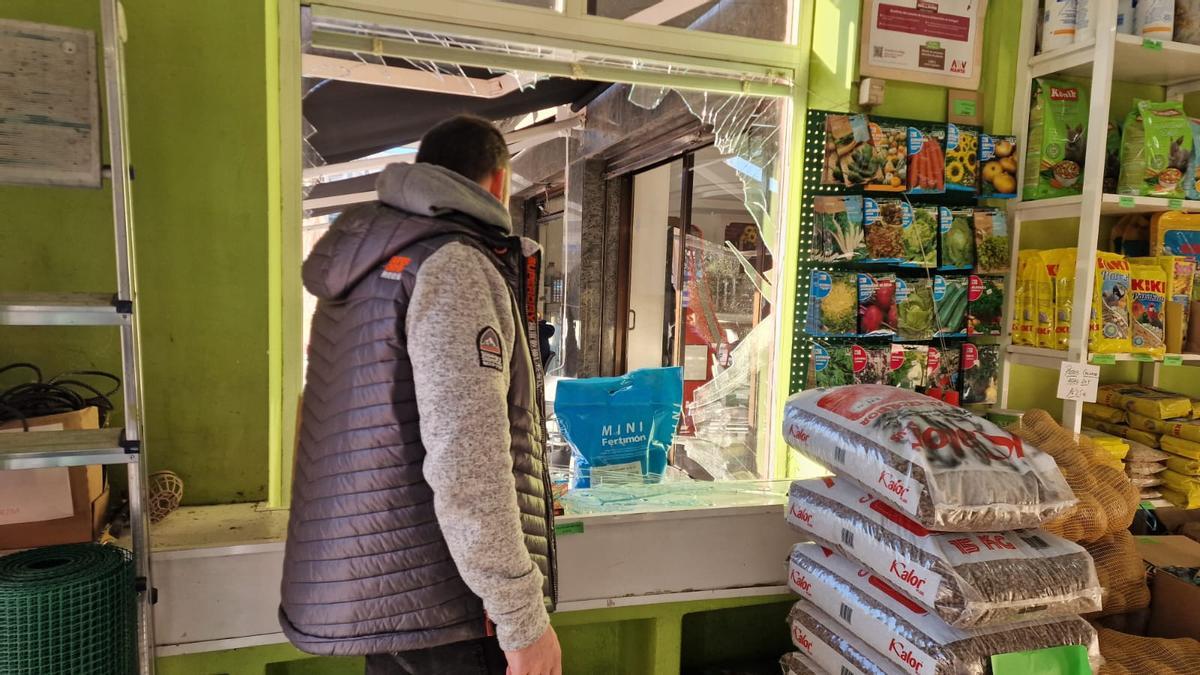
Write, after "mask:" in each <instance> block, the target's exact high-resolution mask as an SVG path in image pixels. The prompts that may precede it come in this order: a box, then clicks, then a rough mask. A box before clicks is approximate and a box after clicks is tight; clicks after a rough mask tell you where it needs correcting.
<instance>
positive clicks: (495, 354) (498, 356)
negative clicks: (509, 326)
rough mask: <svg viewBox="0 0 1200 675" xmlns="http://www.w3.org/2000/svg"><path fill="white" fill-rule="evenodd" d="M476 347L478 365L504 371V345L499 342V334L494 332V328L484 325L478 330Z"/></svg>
mask: <svg viewBox="0 0 1200 675" xmlns="http://www.w3.org/2000/svg"><path fill="white" fill-rule="evenodd" d="M476 347H478V349H479V365H480V366H481V367H483V368H491V369H492V370H498V371H500V372H504V347H503V345H502V344H501V342H500V334H499V333H497V332H496V329H495V328H492V327H491V326H486V327H484V329H483V330H481V331H479V337H478V339H477V340H476Z"/></svg>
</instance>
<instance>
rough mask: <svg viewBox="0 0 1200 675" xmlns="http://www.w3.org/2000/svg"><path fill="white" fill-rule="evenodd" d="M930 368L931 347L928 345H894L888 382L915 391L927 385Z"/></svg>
mask: <svg viewBox="0 0 1200 675" xmlns="http://www.w3.org/2000/svg"><path fill="white" fill-rule="evenodd" d="M928 369H929V347H927V346H926V345H901V344H894V345H892V353H891V357H890V362H889V368H888V384H890V385H892V386H893V387H900V388H901V389H912V390H914V391H915V390H917V389H919V388H922V387H924V386H925V378H926V375H927V372H926V371H927V370H928Z"/></svg>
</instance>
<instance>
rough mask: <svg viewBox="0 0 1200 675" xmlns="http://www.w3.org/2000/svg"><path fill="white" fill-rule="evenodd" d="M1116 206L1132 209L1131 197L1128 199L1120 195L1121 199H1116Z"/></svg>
mask: <svg viewBox="0 0 1200 675" xmlns="http://www.w3.org/2000/svg"><path fill="white" fill-rule="evenodd" d="M1117 206H1120V207H1121V208H1123V209H1132V208H1133V197H1130V196H1129V195H1121V197H1120V198H1119V199H1117Z"/></svg>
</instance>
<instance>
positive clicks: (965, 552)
mask: <svg viewBox="0 0 1200 675" xmlns="http://www.w3.org/2000/svg"><path fill="white" fill-rule="evenodd" d="M787 519H788V522H790V523H791V524H792V525H794V526H795V527H797V528H798V529H800V530H802V531H803V532H805V533H806V534H808V535H810V536H811V537H812V538H813V540H814V541H816V542H817V543H819V544H822V545H823V546H826V547H827V548H832V549H833V550H835V551H838V552H840V553H841V554H843V555H845V556H847V557H848V558H851V559H853V560H855V561H856V562H858V563H859V564H862V565H863V566H865V567H867V568H869V569H871V570H872V571H873V572H875V573H876V574H878V575H879V576H881V577H883V578H884V579H886V580H888V581H889V582H890V583H894V584H895V585H896V587H897V588H899V589H900V590H901V591H903V592H904V593H905V594H907V595H908V596H909V597H911V598H912V599H913V600H915V601H917V602H918V603H920V604H921V605H922V606H923V607H926V608H928V609H930V610H931V611H933V612H934V613H936V614H937V615H938V616H939V617H941V618H942V620H944V621H945V622H946V623H948V624H950V625H951V626H954V627H956V628H976V627H982V626H994V625H1002V624H1005V623H1015V622H1018V621H1032V620H1036V619H1049V618H1054V617H1061V616H1066V615H1070V614H1080V613H1083V612H1093V611H1096V610H1098V609H1100V600H1101V590H1100V585H1099V583H1098V582H1097V580H1096V571H1095V569H1094V568H1093V566H1092V559H1091V557H1090V556H1089V555H1088V554H1087V552H1086V551H1084V550H1083V548H1082V547H1080V546H1079V545H1078V544H1074V543H1071V542H1069V541H1066V540H1065V539H1061V538H1059V537H1056V536H1054V535H1052V534H1050V533H1048V532H1045V531H1042V530H1015V531H1012V532H1003V533H1001V532H977V533H933V532H930V531H928V530H926V529H925V528H923V527H921V526H920V525H919V524H917V523H915V522H913V521H911V520H909V519H908V518H905V517H904V516H903V515H902V514H901V513H899V512H897V511H896V510H895V509H893V508H891V507H890V506H888V505H887V504H886V503H884V502H883V501H882V500H880V499H878V498H876V497H874V496H872V495H871V494H870V493H867V492H864V491H863V490H862V489H861V488H858V487H856V486H853V485H851V484H850V483H848V482H847V481H843V480H838V479H833V478H819V479H815V480H808V481H796V482H794V483H792V487H791V491H790V494H789V503H788V514H787Z"/></svg>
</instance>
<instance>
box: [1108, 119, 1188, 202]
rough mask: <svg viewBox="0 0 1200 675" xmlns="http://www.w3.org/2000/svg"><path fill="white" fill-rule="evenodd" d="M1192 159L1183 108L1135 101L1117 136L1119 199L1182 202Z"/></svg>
mask: <svg viewBox="0 0 1200 675" xmlns="http://www.w3.org/2000/svg"><path fill="white" fill-rule="evenodd" d="M1191 159H1192V127H1191V123H1190V122H1189V121H1188V117H1187V114H1186V113H1184V111H1183V104H1182V103H1179V102H1176V101H1167V102H1164V103H1154V102H1151V101H1138V102H1137V103H1136V104H1135V105H1134V108H1133V110H1132V111H1130V113H1129V115H1128V116H1126V118H1125V128H1124V133H1123V134H1122V135H1121V176H1120V178H1119V179H1118V185H1117V191H1118V192H1119V193H1120V194H1123V195H1143V196H1147V197H1167V198H1172V199H1183V198H1184V196H1185V191H1184V187H1185V182H1184V175H1185V173H1186V172H1187V170H1188V164H1189V163H1190V162H1191Z"/></svg>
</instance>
